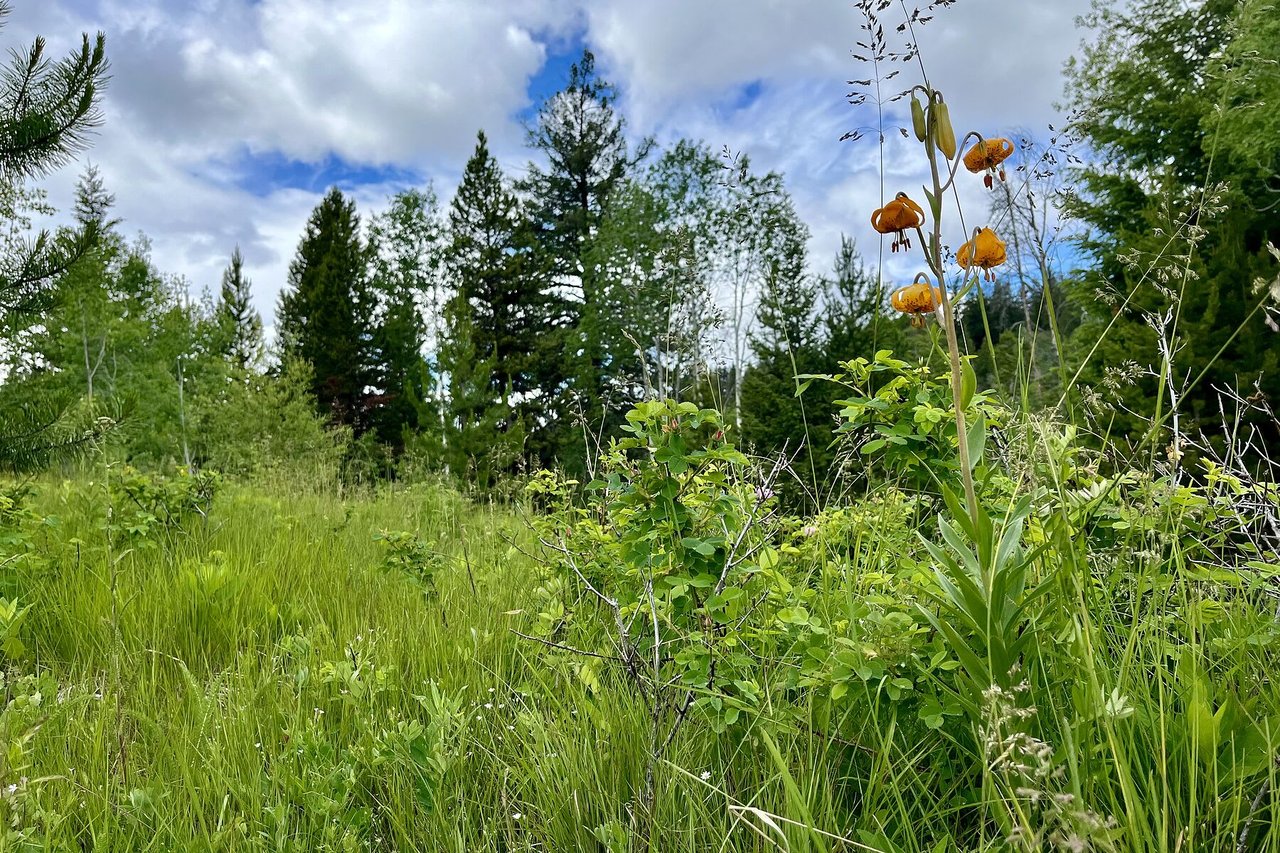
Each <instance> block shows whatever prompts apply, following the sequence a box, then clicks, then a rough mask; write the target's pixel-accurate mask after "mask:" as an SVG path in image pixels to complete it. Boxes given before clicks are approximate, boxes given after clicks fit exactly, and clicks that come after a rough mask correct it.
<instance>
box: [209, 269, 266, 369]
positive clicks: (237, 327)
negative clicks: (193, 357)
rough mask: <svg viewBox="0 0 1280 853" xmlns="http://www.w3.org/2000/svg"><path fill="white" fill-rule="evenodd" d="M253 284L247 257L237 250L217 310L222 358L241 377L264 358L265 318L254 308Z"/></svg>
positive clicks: (224, 271) (223, 281)
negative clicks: (240, 374) (245, 262)
mask: <svg viewBox="0 0 1280 853" xmlns="http://www.w3.org/2000/svg"><path fill="white" fill-rule="evenodd" d="M252 298H253V295H252V290H251V286H250V281H249V279H248V278H246V277H245V274H244V255H242V254H241V253H240V247H239V246H236V248H235V250H234V251H233V252H232V253H231V262H230V264H228V265H227V268H226V269H225V270H223V273H222V290H221V292H220V293H219V295H218V303H217V305H216V307H215V309H214V315H215V320H216V324H217V327H218V329H219V332H220V337H221V339H222V340H221V344H222V355H223V356H224V357H225V358H227V359H228V360H229V361H230V362H231V363H232V364H233V365H234V366H235V367H236V368H237V369H239V370H240V372H241V373H245V372H248V371H249V370H250V369H251V368H253V367H255V366H256V365H257V364H258V362H259V360H260V359H261V358H262V346H263V339H262V318H261V317H260V316H258V312H257V311H256V310H255V309H254V307H253V302H252Z"/></svg>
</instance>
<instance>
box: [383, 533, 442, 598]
mask: <svg viewBox="0 0 1280 853" xmlns="http://www.w3.org/2000/svg"><path fill="white" fill-rule="evenodd" d="M374 539H375V540H376V541H378V542H381V543H382V545H383V547H384V548H385V549H386V554H385V556H384V557H383V559H382V566H383V568H384V569H386V570H387V571H394V572H403V573H404V574H405V575H406V576H408V577H410V578H412V579H413V580H414V581H415V582H416V583H417V584H418V585H419V586H421V587H422V592H423V594H424V595H426V597H427V598H435V597H436V595H437V593H438V589H437V587H436V575H437V574H438V573H439V572H440V571H441V570H442V569H443V568H444V567H445V561H444V557H443V556H442V555H441V554H440V552H438V551H436V550H434V549H432V548H430V547H429V546H428V545H427V544H426V543H425V542H423V541H422V540H421V539H420V538H418V536H417V535H416V534H414V533H412V532H410V531H407V530H383V531H381V532H379V533H378V534H377V535H376V536H374Z"/></svg>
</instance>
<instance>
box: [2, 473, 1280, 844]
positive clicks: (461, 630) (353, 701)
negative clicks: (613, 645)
mask: <svg viewBox="0 0 1280 853" xmlns="http://www.w3.org/2000/svg"><path fill="white" fill-rule="evenodd" d="M99 474H101V472H99ZM107 505H108V501H107V498H106V492H105V491H104V489H103V488H102V487H101V485H92V484H90V483H88V482H86V481H83V480H81V481H76V482H66V483H57V482H53V481H42V482H41V483H39V484H38V488H37V490H36V494H35V496H34V498H33V499H32V507H33V510H34V517H32V518H29V519H27V520H26V521H25V522H23V524H22V527H21V529H22V531H23V533H22V541H23V542H25V543H26V544H25V545H23V546H22V547H19V546H18V545H14V544H12V542H11V543H10V545H9V546H8V547H9V548H10V550H11V551H15V552H18V551H23V550H24V549H26V551H25V556H23V557H22V558H21V559H17V560H11V561H10V562H9V563H8V564H7V565H6V569H5V571H7V572H9V573H10V578H9V580H11V581H12V583H11V584H10V586H12V587H14V588H16V590H17V591H18V593H19V600H20V601H21V603H22V604H23V605H24V606H29V607H30V610H29V611H28V613H27V616H26V619H25V621H24V622H23V624H22V625H21V627H20V633H19V636H20V638H21V640H22V642H23V644H24V645H25V647H26V648H25V651H24V652H23V653H22V654H19V655H13V656H12V658H13V659H12V660H11V661H10V664H9V666H8V671H9V675H8V676H7V681H6V683H5V686H4V687H3V688H0V697H3V698H4V699H5V700H6V701H7V702H9V707H8V710H7V711H4V713H5V714H6V715H7V716H6V717H4V718H0V719H2V720H3V722H0V735H3V736H4V737H5V738H7V740H8V743H7V744H6V745H5V746H6V752H5V756H4V757H0V785H3V786H9V785H16V786H17V788H15V790H14V791H13V792H12V793H8V794H6V798H5V799H3V800H0V816H4V817H5V819H6V820H7V821H8V822H9V823H10V826H9V827H8V830H9V835H8V836H7V840H4V841H0V850H7V849H50V850H79V849H86V850H100V851H106V850H121V851H123V850H299V851H301V850H346V849H353V850H355V849H358V850H365V849H375V850H423V851H435V850H456V851H473V850H557V851H558V850H608V851H622V850H662V851H668V850H721V849H724V850H776V849H784V850H797V851H799V850H833V851H834V850H865V849H872V850H883V851H898V850H902V851H932V850H939V851H941V850H952V849H984V850H997V849H1029V848H1027V847H1025V846H1023V847H1019V846H1017V842H1016V839H1017V838H1018V837H1019V833H1020V832H1023V831H1025V830H1028V829H1029V830H1031V831H1033V832H1042V833H1043V837H1042V838H1041V841H1039V842H1037V844H1039V845H1040V846H1037V847H1035V848H1031V849H1072V848H1071V847H1070V846H1069V844H1070V843H1071V841H1072V839H1073V837H1075V836H1079V837H1080V838H1082V839H1085V841H1084V843H1086V844H1088V845H1091V846H1086V847H1084V848H1081V849H1097V850H1109V849H1114V850H1125V851H1166V850H1168V851H1174V850H1182V851H1192V850H1232V849H1234V848H1235V843H1236V839H1237V838H1238V835H1239V832H1240V831H1241V829H1242V828H1243V827H1244V825H1245V821H1246V820H1249V819H1250V817H1251V820H1252V822H1251V824H1250V831H1249V835H1248V840H1247V847H1246V848H1245V849H1248V850H1268V851H1275V850H1280V834H1278V833H1277V832H1276V831H1275V830H1274V829H1273V826H1272V824H1273V821H1274V815H1275V810H1276V808H1277V806H1278V805H1280V803H1278V802H1277V795H1276V793H1275V792H1276V789H1277V786H1276V784H1275V783H1276V782H1277V781H1278V780H1276V779H1275V776H1276V775H1277V770H1276V765H1275V763H1274V756H1275V755H1276V747H1277V745H1278V744H1280V690H1278V689H1277V687H1276V685H1275V684H1274V681H1273V673H1274V672H1276V671H1280V669H1277V663H1278V661H1277V657H1278V656H1280V626H1278V625H1277V624H1276V621H1275V618H1274V613H1273V612H1272V611H1271V609H1270V608H1274V599H1272V598H1270V597H1268V594H1267V592H1266V590H1265V589H1262V590H1261V591H1259V588H1258V587H1257V586H1256V585H1255V586H1253V587H1244V586H1241V585H1240V584H1237V583H1234V582H1232V583H1228V582H1227V579H1220V580H1219V581H1217V582H1215V581H1213V580H1212V579H1207V580H1206V579H1201V574H1200V573H1202V572H1203V571H1204V570H1203V568H1201V567H1198V566H1195V565H1192V562H1193V561H1192V559H1191V557H1192V556H1196V558H1197V560H1199V558H1200V557H1202V556H1203V555H1199V554H1197V555H1190V554H1188V553H1186V552H1185V548H1186V547H1187V546H1184V545H1183V544H1180V543H1181V542H1182V540H1180V539H1178V538H1177V537H1174V541H1173V542H1172V544H1170V543H1168V542H1166V543H1164V545H1162V546H1161V547H1160V548H1158V549H1154V550H1153V549H1152V547H1151V545H1150V543H1149V542H1148V541H1147V540H1145V539H1142V540H1141V541H1139V539H1140V537H1136V536H1135V537H1134V541H1132V542H1128V543H1126V542H1125V541H1123V539H1124V537H1123V536H1121V540H1122V541H1120V542H1118V543H1112V545H1111V546H1110V547H1109V549H1107V550H1106V551H1105V553H1104V552H1103V551H1101V550H1098V551H1096V552H1095V551H1091V550H1090V549H1088V548H1086V547H1084V546H1083V545H1082V546H1081V547H1080V548H1076V549H1074V550H1072V549H1065V550H1062V551H1059V552H1055V553H1058V554H1059V555H1062V554H1075V555H1077V556H1078V557H1079V559H1080V560H1081V564H1080V565H1078V566H1071V567H1067V568H1068V569H1069V570H1064V571H1062V572H1060V573H1057V574H1054V576H1053V578H1052V579H1051V580H1052V583H1053V584H1054V588H1053V590H1052V591H1051V592H1050V593H1049V594H1048V595H1049V597H1048V598H1047V599H1045V604H1044V606H1043V608H1042V611H1043V613H1042V616H1039V617H1037V618H1038V619H1039V620H1040V621H1039V622H1036V623H1033V624H1032V625H1031V626H1029V627H1028V628H1027V629H1026V630H1031V631H1037V632H1039V633H1038V634H1037V637H1036V641H1035V642H1034V643H1032V644H1031V645H1030V646H1029V648H1030V649H1031V651H1029V652H1028V653H1027V656H1026V658H1025V661H1024V664H1025V667H1026V672H1027V676H1026V677H1027V681H1026V682H1025V684H1026V686H1025V688H1022V689H1024V690H1025V691H1026V693H1025V697H1026V698H1025V701H1024V700H1023V699H1019V700H1017V701H1016V702H1014V704H1016V705H1018V706H1019V707H1023V708H1025V707H1026V706H1027V705H1034V708H1035V711H1034V714H1033V715H1028V716H1027V722H1025V723H1018V722H1016V721H1010V720H1005V721H1003V722H1000V721H996V722H995V723H993V724H992V725H990V726H988V728H987V729H986V730H985V731H986V733H987V735H989V737H988V740H991V739H993V738H994V739H995V740H999V737H998V734H999V733H1000V732H1002V731H1003V732H1006V733H1010V732H1013V731H1014V730H1017V731H1018V732H1021V733H1022V734H1024V735H1025V736H1026V738H1024V739H1022V740H1020V741H1018V743H1017V744H1014V740H1015V739H1013V738H1008V739H1006V740H1007V743H1005V744H1003V745H1004V746H1012V747H1013V748H1014V750H1015V752H1016V754H1017V755H1020V756H1024V757H1026V756H1038V758H1031V757H1026V761H1027V762H1030V763H1032V764H1034V762H1035V761H1036V760H1039V761H1041V762H1042V764H1043V766H1042V767H1033V768H1032V769H1031V770H1030V771H1028V773H1029V775H1027V776H1026V777H1025V778H1024V777H1023V776H1017V778H1014V776H1015V775H1016V774H1014V775H1011V774H1010V771H1008V770H1001V769H999V767H998V766H997V765H998V764H999V762H998V761H997V760H996V756H995V753H994V752H992V751H988V752H986V753H984V756H983V757H980V756H978V755H975V753H974V749H975V745H976V744H979V743H980V742H981V741H982V737H980V735H979V732H980V729H979V728H978V727H977V724H976V723H975V722H974V721H972V720H966V718H964V717H963V716H955V717H947V718H946V720H947V722H946V724H945V725H944V726H943V727H942V728H940V729H933V728H929V727H927V726H925V725H923V724H922V723H921V720H920V714H919V713H918V705H917V704H914V703H915V702H916V700H915V699H914V698H913V697H905V698H902V699H898V700H894V699H892V698H890V697H889V696H888V695H886V692H885V688H884V685H883V683H880V682H877V681H876V680H875V679H871V680H867V681H861V680H855V682H854V686H853V688H852V689H850V690H849V691H848V693H847V695H845V696H844V697H843V698H842V699H841V700H840V701H833V700H832V698H831V691H830V689H829V688H827V687H823V686H810V687H803V686H797V681H796V678H795V675H796V673H795V671H794V667H793V666H792V665H791V664H790V663H789V662H788V660H789V659H784V658H779V659H778V660H772V661H771V660H761V661H760V671H759V676H758V677H759V679H760V681H761V683H762V685H763V686H764V688H765V690H764V693H765V695H766V696H767V697H768V699H767V701H766V703H765V704H764V706H763V707H762V709H761V712H760V713H759V714H758V715H756V716H754V717H752V718H751V719H744V720H743V721H742V722H741V723H740V724H738V725H735V726H731V727H729V728H728V730H726V731H724V732H723V733H719V734H717V733H715V732H714V731H713V730H712V729H711V727H710V726H708V725H707V724H706V723H705V722H704V721H702V720H700V719H698V718H691V720H690V721H689V723H688V724H687V725H686V726H684V727H683V728H682V729H681V731H680V733H679V735H678V736H677V737H676V739H675V741H674V742H673V744H672V747H671V749H670V750H669V751H668V752H667V753H666V754H665V755H664V756H663V757H662V759H661V760H660V761H658V763H657V765H656V768H655V770H656V785H655V792H656V795H655V800H654V809H653V812H652V813H648V812H647V808H646V804H645V803H644V802H643V797H642V792H643V789H644V784H645V772H646V768H647V767H648V765H649V756H650V741H649V737H650V727H651V720H650V717H649V711H648V708H647V706H646V704H645V702H644V701H643V699H642V697H640V696H639V695H638V694H637V692H636V690H635V689H634V688H633V687H632V686H631V683H630V682H629V681H627V680H626V679H625V678H624V677H623V676H622V675H621V674H620V673H616V672H613V671H611V670H610V669H609V668H608V667H600V666H591V665H589V661H588V660H587V659H585V658H582V657H579V656H575V655H573V654H571V653H569V652H565V651H561V650H557V649H553V648H550V647H548V646H545V645H543V644H540V643H537V642H533V641H530V640H527V639H522V638H520V637H519V636H517V635H516V634H515V633H513V631H520V632H523V633H536V622H537V611H538V608H539V607H540V606H542V605H541V602H542V601H543V598H542V597H541V596H540V594H539V593H538V586H539V585H540V584H541V583H543V582H544V580H545V577H546V575H545V572H544V570H543V568H542V567H541V566H540V565H538V564H537V563H536V562H535V561H534V559H533V558H532V557H531V556H530V555H531V554H532V553H533V547H532V546H533V544H534V543H533V542H532V538H531V534H530V532H529V530H528V528H527V525H526V524H525V523H524V521H523V520H522V519H521V518H520V512H519V511H517V510H515V509H499V508H494V507H491V506H484V505H477V504H472V503H469V502H467V501H465V500H463V499H462V498H460V497H459V496H458V495H456V494H454V493H452V492H450V491H449V490H447V489H445V488H442V487H435V486H414V487H407V488H406V487H398V488H395V489H386V490H384V491H382V492H379V493H377V494H359V495H347V496H346V497H343V498H340V497H338V496H336V495H334V494H331V493H325V492H317V491H314V490H307V489H303V488H298V487H296V486H295V485H292V484H285V483H276V484H272V483H260V484H256V485H233V486H227V487H226V488H225V489H224V490H223V491H222V492H221V493H220V494H219V496H218V497H217V499H216V501H215V503H214V506H213V510H212V512H211V513H210V514H209V516H208V518H207V519H201V518H200V517H199V516H193V517H190V518H188V519H187V520H186V521H185V522H184V528H185V529H183V530H181V531H179V530H163V529H153V530H152V531H151V532H150V534H149V535H147V536H146V537H143V538H138V537H134V538H133V539H129V537H123V536H121V537H117V541H115V542H109V541H108V539H107V537H106V535H105V534H104V532H103V525H104V523H105V522H106V520H107ZM859 507H862V508H864V509H865V511H866V513H869V515H867V516H858V515H857V513H858V512H859V511H860V510H859ZM868 508H869V509H868ZM873 510H874V504H857V505H854V506H852V507H850V508H847V509H846V510H845V511H844V512H843V513H842V514H840V513H838V514H837V516H838V517H835V516H831V515H828V516H825V517H824V518H823V519H819V520H817V523H818V527H819V532H818V533H817V534H814V535H810V536H809V537H808V538H807V539H805V540H804V541H800V539H798V538H797V539H794V540H793V541H795V542H797V543H799V544H798V545H797V546H796V547H794V548H791V549H788V550H785V553H786V555H787V556H786V567H787V571H788V572H789V573H790V575H791V576H792V577H793V579H794V580H795V581H796V582H797V585H801V584H803V585H804V586H806V587H807V588H808V589H810V590H811V593H810V594H809V598H808V599H807V600H808V602H809V604H810V607H811V608H812V609H813V611H814V613H815V614H817V615H819V616H820V617H821V618H822V620H823V623H824V624H825V625H827V626H830V628H831V631H832V632H833V633H844V634H846V635H848V636H850V637H854V638H856V639H857V641H858V642H859V643H861V644H862V647H863V648H866V649H871V648H874V649H877V650H879V651H878V652H877V654H880V655H884V656H893V655H895V654H899V655H904V654H906V653H907V651H909V650H910V649H912V648H916V647H917V646H918V647H920V648H925V647H926V646H925V644H926V643H937V642H938V638H937V637H936V636H933V634H932V632H929V631H928V630H927V628H920V626H919V625H917V627H916V628H910V629H908V628H906V627H904V623H903V622H902V620H900V619H897V618H896V617H893V616H892V614H894V613H898V612H907V611H908V610H909V606H907V605H904V606H899V605H900V604H902V603H903V602H902V601H899V600H898V599H902V600H903V601H905V600H906V599H910V598H913V597H914V596H915V595H916V594H917V590H918V588H919V584H920V583H921V581H920V580H919V578H920V572H921V571H922V570H923V569H924V568H927V566H926V563H925V562H923V561H925V560H926V558H927V555H926V554H925V552H924V551H923V550H922V549H920V548H919V547H918V546H917V545H916V544H915V530H916V529H920V530H926V528H928V527H929V521H928V520H927V519H928V514H927V513H920V512H918V511H915V510H912V509H910V507H908V508H907V509H906V510H903V511H901V512H899V511H898V510H895V512H897V513H898V514H896V515H893V520H892V521H888V520H886V519H887V518H888V516H886V515H885V514H883V513H881V514H879V515H877V514H876V512H875V511H873ZM117 512H119V510H117ZM1162 512H1163V513H1166V516H1165V517H1163V518H1157V519H1156V520H1155V522H1154V523H1155V525H1156V529H1157V530H1161V529H1163V530H1166V531H1167V530H1170V529H1172V525H1174V524H1177V523H1180V522H1178V520H1177V518H1176V517H1175V516H1174V515H1172V514H1168V513H1172V512H1173V510H1169V509H1167V508H1166V509H1161V510H1159V511H1157V512H1156V513H1155V515H1159V514H1160V513H1162ZM913 513H914V514H913ZM833 517H835V518H836V520H834V521H833V520H831V519H832V518H833ZM867 518H870V519H871V520H870V521H868V520H867ZM42 519H47V520H45V521H42ZM859 519H860V520H859ZM1161 525H1168V526H1165V527H1163V528H1162V527H1161ZM383 530H386V531H402V530H403V531H411V532H413V533H415V534H416V535H417V536H418V537H419V539H420V541H421V542H423V543H424V544H425V546H426V552H425V553H427V554H428V555H429V557H430V560H431V561H432V565H433V566H434V567H435V574H434V577H435V590H434V592H430V591H429V590H428V588H427V587H424V585H423V584H421V583H420V582H419V581H418V579H417V578H415V576H414V575H413V574H412V573H408V572H405V571H402V570H399V569H396V568H389V567H387V566H386V565H384V556H385V546H384V544H383V543H381V542H379V541H377V540H376V539H375V536H376V534H377V533H378V532H379V531H383ZM14 541H16V540H14ZM1144 555H1145V556H1144ZM1059 568H1062V567H1059ZM1042 571H1044V570H1043V568H1042ZM1055 571H1056V570H1055ZM1046 574H1048V573H1047V572H1046ZM921 622H923V620H921ZM917 628H919V630H917ZM1050 629H1051V632H1050ZM913 644H915V645H913ZM927 648H928V649H932V648H933V646H928V647H927ZM895 650H896V651H895ZM584 664H586V668H585V670H584ZM24 674H25V675H28V676H34V674H38V679H39V680H38V682H35V681H31V680H30V679H28V680H27V681H23V680H22V676H23V675H24ZM37 690H38V691H39V693H40V696H39V701H38V705H37V703H36V702H34V701H33V699H32V694H33V693H34V692H36V691H37ZM994 707H995V705H989V706H988V711H987V713H989V714H990V713H997V712H995V711H992V710H991V708H994ZM1027 738H1033V739H1034V740H1028V739H1027ZM1037 743H1040V744H1043V745H1044V746H1043V749H1040V751H1037V750H1038V749H1039V747H1037V746H1036V744H1037ZM989 746H990V745H989ZM1017 750H1021V751H1017ZM984 768H985V769H984ZM22 779H25V780H26V781H25V782H21V781H20V780H22ZM1028 779H1031V780H1032V781H1033V782H1034V783H1035V785H1038V786H1039V792H1038V793H1034V792H1027V791H1023V793H1022V794H1016V793H1013V792H1014V791H1015V789H1025V788H1027V787H1028V786H1029V785H1031V782H1028V781H1027V780H1028ZM1031 786H1032V787H1034V785H1031ZM1019 827H1021V828H1019ZM1054 832H1057V835H1054ZM0 838H4V836H0ZM1010 838H1013V839H1015V841H1013V842H1011V841H1009V839H1010ZM1055 845H1057V846H1055Z"/></svg>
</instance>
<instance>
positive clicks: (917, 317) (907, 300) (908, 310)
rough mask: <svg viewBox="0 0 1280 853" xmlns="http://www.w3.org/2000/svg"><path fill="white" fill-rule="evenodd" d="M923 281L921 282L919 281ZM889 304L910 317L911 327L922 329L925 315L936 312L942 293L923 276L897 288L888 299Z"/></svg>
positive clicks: (940, 302) (940, 303)
mask: <svg viewBox="0 0 1280 853" xmlns="http://www.w3.org/2000/svg"><path fill="white" fill-rule="evenodd" d="M922 278H923V279H924V281H921V280H920V279H922ZM889 303H890V304H891V305H893V307H894V308H895V309H896V310H898V311H901V312H902V313H903V314H910V315H911V325H912V326H915V327H916V328H917V329H919V328H923V327H924V324H925V315H927V314H931V313H933V312H934V311H937V310H938V308H939V307H940V306H941V305H942V291H941V290H938V288H936V287H934V286H933V285H932V284H930V283H929V279H928V277H926V276H924V275H923V274H921V275H919V276H916V280H915V281H914V282H912V283H911V284H908V285H907V286H906V287H899V288H898V289H897V290H895V291H894V292H893V295H892V296H890V297H889Z"/></svg>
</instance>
